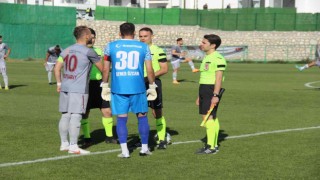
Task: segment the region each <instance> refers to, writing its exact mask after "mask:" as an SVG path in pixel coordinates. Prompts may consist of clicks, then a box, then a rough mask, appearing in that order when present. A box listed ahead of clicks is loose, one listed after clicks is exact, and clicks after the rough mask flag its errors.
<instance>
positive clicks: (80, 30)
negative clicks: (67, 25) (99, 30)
mask: <svg viewBox="0 0 320 180" xmlns="http://www.w3.org/2000/svg"><path fill="white" fill-rule="evenodd" d="M87 29H88V27H87V26H77V27H75V28H74V30H73V35H74V37H75V38H76V39H79V38H80V37H81V36H83V35H84V34H86V30H87Z"/></svg>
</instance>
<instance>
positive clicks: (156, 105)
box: [146, 78, 163, 109]
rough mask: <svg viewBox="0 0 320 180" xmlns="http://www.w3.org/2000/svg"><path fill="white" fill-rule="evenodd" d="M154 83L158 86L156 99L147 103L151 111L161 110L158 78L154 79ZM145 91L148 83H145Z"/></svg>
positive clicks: (160, 85)
mask: <svg viewBox="0 0 320 180" xmlns="http://www.w3.org/2000/svg"><path fill="white" fill-rule="evenodd" d="M155 83H156V85H157V86H158V87H157V88H156V91H157V98H156V99H155V100H154V101H149V102H148V106H149V107H150V108H152V109H162V108H163V104H162V83H161V80H160V79H159V78H156V79H155ZM146 89H149V82H146Z"/></svg>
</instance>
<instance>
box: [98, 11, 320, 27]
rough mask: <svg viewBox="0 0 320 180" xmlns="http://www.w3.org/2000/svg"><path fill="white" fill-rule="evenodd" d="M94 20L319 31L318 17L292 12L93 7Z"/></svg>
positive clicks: (319, 15)
mask: <svg viewBox="0 0 320 180" xmlns="http://www.w3.org/2000/svg"><path fill="white" fill-rule="evenodd" d="M95 18H96V19H98V20H111V21H128V22H132V23H136V24H152V25H192V26H193V25H199V26H201V27H205V28H210V29H220V30H225V31H234V30H239V31H254V30H257V31H319V30H320V13H317V14H310V13H296V9H295V8H241V9H222V10H209V11H207V10H192V9H178V8H171V9H165V8H127V7H103V6H97V8H96V12H95Z"/></svg>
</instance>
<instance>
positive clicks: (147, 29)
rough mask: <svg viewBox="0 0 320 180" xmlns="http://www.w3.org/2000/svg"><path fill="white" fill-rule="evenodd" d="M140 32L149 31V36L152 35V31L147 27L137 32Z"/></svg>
mask: <svg viewBox="0 0 320 180" xmlns="http://www.w3.org/2000/svg"><path fill="white" fill-rule="evenodd" d="M140 31H149V32H150V33H151V34H153V31H152V29H151V28H149V27H143V28H141V29H140V30H139V32H140Z"/></svg>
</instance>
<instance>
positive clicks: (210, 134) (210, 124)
mask: <svg viewBox="0 0 320 180" xmlns="http://www.w3.org/2000/svg"><path fill="white" fill-rule="evenodd" d="M214 124H215V122H214V121H213V120H212V119H209V120H208V121H207V122H206V129H207V144H208V145H210V146H211V147H210V149H214V143H215V139H216V137H215V136H216V133H215V127H214Z"/></svg>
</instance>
